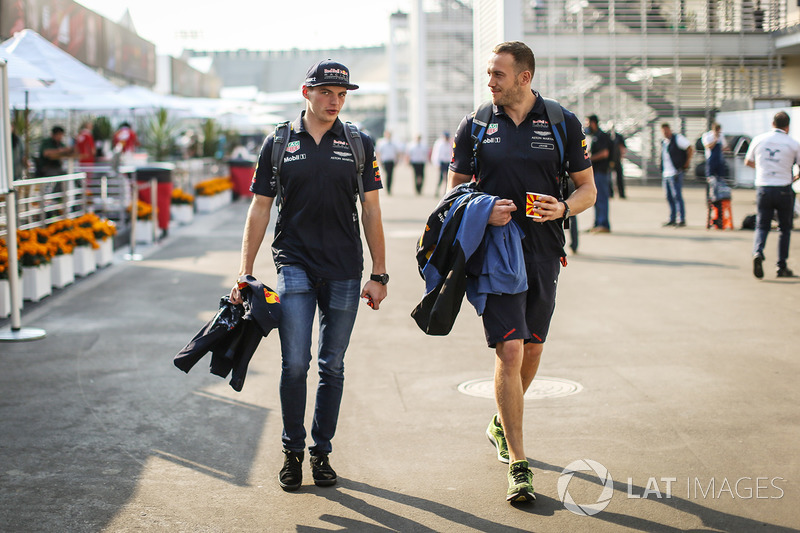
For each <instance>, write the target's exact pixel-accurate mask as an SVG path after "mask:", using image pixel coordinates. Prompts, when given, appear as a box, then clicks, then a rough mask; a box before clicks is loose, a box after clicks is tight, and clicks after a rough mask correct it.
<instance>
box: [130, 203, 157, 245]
mask: <svg viewBox="0 0 800 533" xmlns="http://www.w3.org/2000/svg"><path fill="white" fill-rule="evenodd" d="M135 224H136V226H135V230H134V233H135V234H136V242H138V243H142V244H152V243H153V241H154V240H155V234H154V232H155V230H154V228H153V207H152V206H151V205H150V204H148V203H146V202H143V201H141V200H136V223H135Z"/></svg>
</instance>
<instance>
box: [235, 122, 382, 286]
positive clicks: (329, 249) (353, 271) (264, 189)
mask: <svg viewBox="0 0 800 533" xmlns="http://www.w3.org/2000/svg"><path fill="white" fill-rule="evenodd" d="M304 113H305V112H303V113H301V114H300V116H299V117H298V118H297V120H295V121H294V123H293V124H292V131H291V134H290V136H289V142H288V144H287V146H286V153H285V155H284V157H283V165H282V166H281V188H282V191H281V194H282V195H283V200H282V203H283V205H282V206H281V210H280V213H279V214H278V219H277V220H276V222H275V239H274V240H273V242H272V257H273V259H274V260H275V265H276V266H277V267H278V269H280V268H281V267H282V266H285V265H298V266H302V267H303V268H305V269H306V271H307V272H308V273H309V274H310V275H311V276H314V277H319V278H324V279H335V280H342V279H356V278H361V273H362V271H363V269H364V254H363V248H362V246H361V233H360V230H359V223H358V211H357V209H356V201H357V198H358V184H357V183H356V169H355V164H356V162H355V158H354V157H353V153H352V151H351V150H350V145H349V144H348V142H347V139H346V138H345V131H344V125H343V124H342V122H341V121H340V120H339V119H338V118H337V119H336V122H335V123H334V124H333V126H332V127H331V129H330V130H329V131H327V132H326V133H325V135H324V136H323V137H322V141H321V142H320V144H319V145H317V143H316V141H314V138H313V137H312V136H311V134H309V133H308V132H307V131H306V130H305V127H304V126H303V114H304ZM361 139H362V141H363V143H364V153H365V156H366V157H365V163H364V172H363V173H362V175H361V176H360V179H361V180H362V182H363V184H364V192H368V191H374V190H376V189H380V188H381V187H382V184H381V177H380V172H379V171H378V162H377V159H375V150H374V147H373V143H372V139H370V138H369V136H368V135H366V134H364V133H362V134H361ZM274 140H275V136H274V135H270V136H269V137H267V140H266V142H265V143H264V145H263V146H262V147H261V154H260V155H259V157H258V164H257V166H256V170H255V173H254V175H253V182H252V184H251V185H250V190H251V191H252V192H253V193H255V194H261V195H263V196H270V197H273V198H274V197H275V195H276V188H275V183H274V181H273V180H272V179H271V178H272V161H271V160H272V145H273V143H274Z"/></svg>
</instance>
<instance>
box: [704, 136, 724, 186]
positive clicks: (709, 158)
mask: <svg viewBox="0 0 800 533" xmlns="http://www.w3.org/2000/svg"><path fill="white" fill-rule="evenodd" d="M701 141H702V143H703V147H704V148H705V155H706V177H707V178H710V177H711V176H714V177H717V178H721V177H723V176H724V175H725V160H724V159H723V158H722V151H723V150H725V149H726V148H727V145H726V143H725V136H724V135H722V126H720V125H719V124H717V123H716V122H715V123H714V124H713V125H712V127H711V129H710V130H708V131H707V132H705V133H704V134H703V136H702V137H701Z"/></svg>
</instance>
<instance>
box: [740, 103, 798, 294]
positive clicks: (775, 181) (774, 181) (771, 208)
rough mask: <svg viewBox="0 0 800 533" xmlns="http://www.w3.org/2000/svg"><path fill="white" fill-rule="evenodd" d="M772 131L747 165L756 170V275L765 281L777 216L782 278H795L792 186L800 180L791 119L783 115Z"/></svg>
mask: <svg viewBox="0 0 800 533" xmlns="http://www.w3.org/2000/svg"><path fill="white" fill-rule="evenodd" d="M772 127H773V128H774V129H773V130H772V131H769V132H767V133H762V134H761V135H758V136H757V137H756V138H754V139H753V142H751V143H750V147H749V148H748V150H747V155H745V158H744V163H745V165H747V166H748V167H752V168H755V169H756V182H755V185H756V205H757V206H758V214H757V216H756V234H755V238H754V241H753V275H754V276H755V277H757V278H758V279H761V278H763V277H764V267H763V262H764V245H765V244H766V242H767V234H768V233H769V230H770V226H771V224H772V218H773V216H774V214H775V213H776V212H777V215H778V230H779V231H780V237H779V238H778V265H777V266H778V277H779V278H793V277H797V276H795V274H794V272H792V270H791V269H790V268H789V267H788V266H787V265H786V260H787V259H788V258H789V241H790V239H791V235H792V216H793V210H794V191H793V190H792V182H793V181H795V180H797V179H798V177H799V176H798V174H797V173H794V165H800V143H798V142H797V141H796V140H794V139H792V138H791V137H789V115H787V114H786V113H785V112H783V111H780V112H778V113H776V114H775V116H774V117H773V119H772Z"/></svg>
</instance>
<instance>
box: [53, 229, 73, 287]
mask: <svg viewBox="0 0 800 533" xmlns="http://www.w3.org/2000/svg"><path fill="white" fill-rule="evenodd" d="M48 245H49V246H50V252H51V255H52V259H51V262H50V264H51V272H50V274H51V276H52V277H51V281H52V285H53V287H55V288H57V289H63V288H64V287H66V286H67V285H69V284H70V283H72V282H73V281H75V260H74V259H73V257H72V250H73V248H75V242H74V240H73V238H72V235H71V234H70V233H69V232H66V231H61V232H58V233H53V234H52V235H51V236H50V240H49V242H48Z"/></svg>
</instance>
